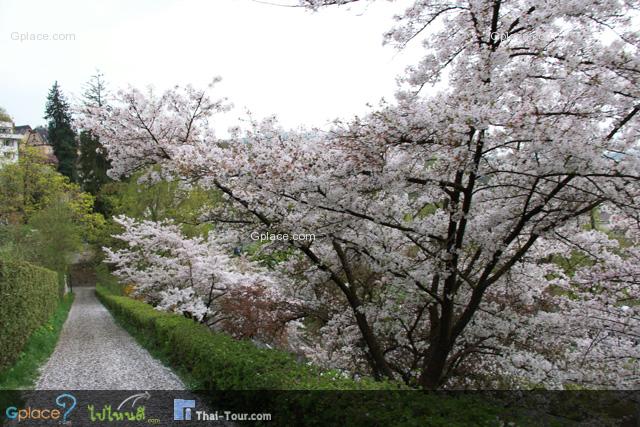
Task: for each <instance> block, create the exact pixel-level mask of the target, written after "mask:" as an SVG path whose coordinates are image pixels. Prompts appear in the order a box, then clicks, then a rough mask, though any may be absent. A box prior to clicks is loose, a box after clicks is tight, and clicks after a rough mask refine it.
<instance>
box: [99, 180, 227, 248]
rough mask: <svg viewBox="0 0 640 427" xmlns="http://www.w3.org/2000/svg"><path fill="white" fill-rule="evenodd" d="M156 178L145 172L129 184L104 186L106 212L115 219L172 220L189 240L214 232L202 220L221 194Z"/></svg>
mask: <svg viewBox="0 0 640 427" xmlns="http://www.w3.org/2000/svg"><path fill="white" fill-rule="evenodd" d="M150 174H151V176H150ZM156 174H157V172H155V173H154V171H152V170H151V171H146V172H145V171H142V172H138V173H136V174H134V175H133V176H132V177H131V178H129V179H128V180H125V181H121V182H112V183H109V184H107V185H105V186H104V187H103V188H102V191H101V192H100V194H99V196H98V198H99V199H100V200H101V203H103V204H104V206H105V211H106V212H108V213H109V214H110V215H112V216H118V215H126V216H128V217H130V218H136V219H145V220H151V221H162V220H165V219H171V220H173V221H175V222H176V223H178V224H180V225H181V226H182V230H183V231H184V232H186V233H187V234H188V235H190V236H194V235H197V234H202V233H206V232H207V231H208V230H209V229H211V226H210V224H207V223H206V221H203V220H202V216H203V215H204V214H206V213H207V212H208V211H209V210H210V209H211V208H212V207H213V206H215V205H216V204H217V203H219V202H220V200H221V196H220V194H219V192H218V191H216V190H208V189H205V188H202V187H200V186H197V185H191V184H187V183H185V182H177V181H172V180H168V179H162V177H161V176H158V175H156ZM152 177H153V178H152Z"/></svg>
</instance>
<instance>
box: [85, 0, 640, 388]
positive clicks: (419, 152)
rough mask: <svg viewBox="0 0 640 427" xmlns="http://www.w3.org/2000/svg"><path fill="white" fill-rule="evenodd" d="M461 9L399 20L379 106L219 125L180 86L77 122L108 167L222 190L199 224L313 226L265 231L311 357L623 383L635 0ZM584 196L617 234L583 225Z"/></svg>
mask: <svg viewBox="0 0 640 427" xmlns="http://www.w3.org/2000/svg"><path fill="white" fill-rule="evenodd" d="M348 2H349V0H325V1H308V2H303V3H305V4H309V5H310V6H311V7H317V6H322V5H323V4H341V3H348ZM460 4H461V5H460V6H456V3H455V2H450V1H445V0H437V1H428V2H425V1H421V0H418V1H416V2H415V5H414V7H411V8H409V9H407V10H406V12H405V14H404V15H402V16H400V17H399V18H398V21H397V24H396V25H397V26H396V28H394V29H393V30H392V31H390V32H389V33H387V37H388V40H389V41H391V42H393V43H397V44H398V46H399V47H400V48H402V47H403V46H405V45H406V44H407V43H409V42H411V41H412V40H414V39H418V40H419V39H420V38H422V37H423V36H427V35H428V37H425V38H424V40H423V45H424V47H425V48H426V51H425V55H424V57H423V58H422V60H421V61H420V62H419V63H418V64H416V65H415V66H413V67H411V68H409V69H408V71H407V73H406V75H405V76H403V77H404V78H403V79H402V81H403V84H404V89H405V90H403V91H401V92H400V93H399V94H398V95H399V96H398V99H399V101H398V103H397V104H396V105H383V106H382V108H381V109H380V110H379V111H376V112H374V113H372V114H369V115H367V116H365V117H362V118H358V119H356V120H354V121H352V122H349V123H344V124H342V125H341V126H337V127H336V129H334V131H333V132H329V133H327V132H315V133H314V132H285V131H283V130H282V129H280V128H279V127H278V126H277V125H275V124H274V123H273V120H267V121H265V122H264V123H256V124H255V126H254V127H253V128H252V129H250V130H249V131H248V132H247V133H246V134H243V133H242V132H240V131H238V132H236V133H235V134H234V135H233V136H232V138H231V139H225V140H222V139H216V138H215V135H214V133H213V132H212V129H211V128H210V125H211V121H210V120H209V119H210V117H211V116H212V115H213V114H214V113H216V112H218V111H220V110H221V109H222V108H221V107H222V104H221V103H219V102H214V101H212V100H211V99H210V98H208V97H207V96H206V95H205V93H204V92H202V91H197V90H194V89H193V88H191V87H187V88H186V89H184V90H179V89H176V90H171V91H168V92H166V93H165V94H163V95H162V96H161V97H157V96H154V95H153V94H152V93H148V94H145V93H143V92H140V91H137V90H135V89H133V90H130V91H128V92H123V93H122V94H121V95H120V96H119V100H118V101H117V104H115V103H114V108H112V109H110V110H104V111H101V112H100V114H99V115H98V116H97V117H96V118H95V119H94V120H93V127H92V128H93V129H95V130H96V131H97V132H100V136H101V138H102V139H101V140H102V142H103V144H104V145H105V147H106V148H107V150H108V151H109V154H110V158H111V159H112V162H113V166H114V167H113V172H112V173H113V175H112V176H116V175H118V174H120V175H129V174H131V172H135V171H138V170H140V168H142V167H145V166H147V165H149V164H154V163H157V164H160V165H161V166H162V168H163V170H162V172H164V173H165V174H166V175H168V176H175V177H180V178H189V179H190V180H192V181H199V183H201V184H202V185H206V186H211V187H215V188H217V189H219V190H220V191H221V192H222V193H224V194H225V197H226V200H227V201H228V202H229V204H228V205H225V204H221V205H220V206H219V207H217V209H216V210H215V211H214V212H211V214H210V215H208V218H211V219H213V220H216V221H217V224H216V232H222V231H224V230H228V232H229V236H233V235H234V234H233V232H237V233H239V235H244V236H249V235H250V233H251V231H253V230H262V231H268V232H269V233H272V234H274V235H275V234H284V233H286V234H287V235H293V234H294V233H297V234H298V235H300V234H302V233H313V234H315V235H316V236H318V237H319V238H318V239H316V240H314V241H312V242H311V241H301V240H294V239H291V240H288V241H283V242H277V241H276V242H272V243H270V244H269V245H270V246H271V247H273V250H274V251H275V250H278V249H279V247H282V246H284V245H288V246H289V247H293V249H294V250H296V254H297V255H299V256H298V257H295V258H291V260H290V261H289V262H287V263H282V264H280V265H278V267H277V268H278V269H283V271H285V272H291V273H295V274H298V277H300V278H301V279H304V280H301V287H303V288H304V290H303V291H304V292H305V298H306V299H309V300H313V299H314V298H315V299H316V300H314V301H312V302H313V304H314V306H317V307H319V308H322V309H323V316H324V318H325V319H326V320H325V322H324V323H323V325H322V327H321V334H320V340H321V342H320V345H318V346H317V347H316V351H315V354H316V355H320V356H322V357H324V358H325V360H327V362H328V363H329V364H345V363H346V364H349V363H350V364H352V365H353V366H352V370H355V371H358V370H362V369H363V368H362V367H363V365H365V364H366V365H369V370H370V371H371V372H372V373H373V374H375V375H376V376H378V377H394V378H402V379H404V380H405V381H407V382H408V383H410V384H418V385H420V386H421V387H423V388H426V389H433V388H438V387H448V388H465V387H474V386H482V387H486V388H499V387H504V386H505V385H508V386H512V387H532V386H533V385H543V386H544V387H556V388H563V387H567V386H570V385H572V384H580V385H588V386H594V387H610V388H622V387H637V384H638V379H639V378H640V372H639V370H640V365H639V364H638V361H640V347H639V346H638V345H637V337H638V336H640V315H639V313H640V312H639V307H638V306H637V305H636V302H637V301H638V300H640V267H639V266H640V217H639V214H638V213H639V212H640V157H638V156H637V155H635V154H634V153H636V152H637V151H636V150H637V147H638V140H639V139H640V121H639V119H640V115H639V114H638V113H639V112H640V91H639V88H640V56H639V51H640V43H639V42H638V38H637V34H636V33H634V32H633V31H631V29H632V27H633V26H632V16H633V13H632V12H633V11H634V10H637V9H638V7H640V2H639V1H638V0H631V1H628V2H599V1H593V0H592V1H584V2H572V3H571V4H570V5H568V4H567V3H566V2H534V5H533V6H532V5H531V2H525V1H523V0H522V1H517V0H515V1H495V0H476V1H471V2H467V3H465V4H464V5H462V3H460ZM441 24H442V25H441ZM432 26H434V28H433V31H431V32H430V30H431V28H432ZM427 27H428V29H427ZM569 29H570V31H568V30H569ZM605 34H607V35H612V36H613V37H614V38H615V40H614V41H612V42H611V43H603V40H604V39H605V37H603V36H604V35H605ZM445 81H446V82H447V88H446V89H445V90H442V91H440V92H435V93H434V92H432V93H430V94H429V95H430V96H429V97H425V96H424V94H425V92H424V91H422V89H425V88H429V87H431V86H432V85H433V84H435V83H439V82H445ZM89 125H91V124H89ZM596 207H599V208H601V209H606V210H607V211H608V213H610V224H609V227H610V231H611V232H614V233H619V234H624V236H625V239H629V243H630V244H631V246H628V245H629V243H625V244H621V243H620V242H619V241H618V240H617V239H615V238H612V237H613V235H609V234H607V233H604V232H601V231H598V230H592V229H589V230H587V228H588V224H589V222H590V213H591V212H592V210H593V209H594V208H596ZM267 249H268V248H265V247H264V246H263V247H262V248H261V250H267ZM573 254H578V255H579V258H582V259H583V262H581V263H580V265H577V266H576V265H569V266H568V267H567V266H566V265H565V266H564V268H563V265H562V264H573V263H567V262H565V263H558V262H552V261H553V260H554V259H557V257H567V256H569V257H570V256H572V255H573ZM565 261H566V260H565ZM569 261H572V260H569ZM324 349H329V350H330V351H328V352H324V351H323V350H324ZM323 353H325V354H324V355H323ZM312 357H314V358H317V356H312Z"/></svg>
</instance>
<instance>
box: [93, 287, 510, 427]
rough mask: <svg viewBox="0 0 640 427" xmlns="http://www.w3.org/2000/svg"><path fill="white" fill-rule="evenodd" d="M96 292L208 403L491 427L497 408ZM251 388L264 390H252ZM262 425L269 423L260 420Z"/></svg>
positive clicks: (303, 415) (379, 421)
mask: <svg viewBox="0 0 640 427" xmlns="http://www.w3.org/2000/svg"><path fill="white" fill-rule="evenodd" d="M96 292H97V295H98V297H99V298H100V300H101V301H102V303H103V304H104V305H105V306H106V307H107V308H108V309H109V310H110V311H111V313H112V314H113V315H114V317H115V318H116V319H117V320H118V322H119V323H120V324H121V325H122V326H124V327H125V329H127V330H129V332H130V333H131V334H132V335H134V336H135V337H136V338H137V339H138V340H139V341H140V342H141V343H142V344H143V345H144V346H145V347H147V349H149V350H150V351H151V352H152V353H154V355H156V356H158V357H160V358H161V359H163V361H165V362H166V363H168V364H169V365H170V366H172V367H173V368H174V369H175V370H176V372H178V373H180V374H182V375H183V377H187V378H188V380H189V381H188V382H189V386H190V388H191V389H193V390H194V391H196V393H198V394H199V395H200V396H201V397H203V398H204V399H205V400H206V401H208V402H209V404H210V405H211V407H217V408H223V409H231V408H235V409H236V410H237V411H239V412H247V411H249V409H251V412H269V413H273V414H274V419H273V421H275V425H313V426H315V425H318V426H325V425H332V424H335V423H342V422H348V424H349V425H363V426H364V425H366V426H370V425H416V426H466V425H478V426H482V425H484V426H493V425H498V424H499V422H498V414H500V413H501V412H503V411H501V410H500V409H499V408H498V407H497V406H496V405H493V404H490V403H488V402H486V401H485V399H483V398H477V397H474V396H451V395H443V394H434V393H426V392H422V391H419V390H412V389H408V388H407V387H406V386H405V385H403V384H400V383H395V382H389V381H385V382H378V381H374V380H373V379H371V378H363V379H361V380H357V381H356V380H352V379H350V378H345V377H344V376H343V375H341V374H340V373H339V372H336V371H326V370H322V369H320V368H318V367H316V366H313V365H308V364H303V363H299V362H297V361H296V360H295V358H294V357H293V356H292V355H291V354H289V353H286V352H283V351H279V350H270V349H261V348H258V347H256V346H255V345H254V344H252V343H251V342H248V341H238V340H235V339H233V338H231V337H230V336H228V335H225V334H222V333H216V332H213V331H211V330H210V329H208V328H207V327H206V326H203V325H200V324H198V323H195V322H194V321H193V320H190V319H187V318H185V317H182V316H180V315H176V314H172V313H165V312H160V311H157V310H155V309H154V308H153V307H152V306H150V305H148V304H145V303H143V302H141V301H137V300H134V299H131V298H129V297H126V296H121V295H116V294H113V293H111V292H110V291H109V289H108V288H106V287H103V286H100V285H98V287H97V290H96ZM256 390H269V391H268V392H267V391H256ZM266 424H267V425H268V424H269V423H266Z"/></svg>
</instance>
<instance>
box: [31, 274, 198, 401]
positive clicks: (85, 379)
mask: <svg viewBox="0 0 640 427" xmlns="http://www.w3.org/2000/svg"><path fill="white" fill-rule="evenodd" d="M74 293H75V300H74V302H73V306H72V307H71V311H70V313H69V317H68V319H67V321H66V323H65V324H64V328H63V329H62V334H61V335H60V340H59V341H58V345H57V346H56V349H55V351H54V352H53V354H52V355H51V358H50V359H49V361H48V362H47V364H46V365H44V366H43V367H42V370H41V375H40V379H39V380H38V382H37V384H36V388H37V389H38V390H64V389H66V390H108V389H110V390H183V389H184V388H185V387H184V384H183V383H182V381H180V379H179V378H178V377H177V376H176V375H175V374H174V373H173V372H171V370H170V369H168V368H166V367H165V366H163V365H162V364H161V363H160V362H159V361H157V360H156V359H154V358H153V357H151V355H150V354H149V353H148V352H147V351H146V350H145V349H143V348H142V347H140V345H138V343H136V342H135V340H134V339H133V338H132V337H131V336H130V335H129V334H128V333H127V332H126V331H125V330H124V329H122V328H121V327H120V326H118V325H116V323H115V322H114V320H113V318H112V317H111V314H110V313H109V312H108V311H107V309H106V308H105V307H104V306H103V305H102V304H101V303H100V301H98V298H97V297H96V296H95V289H94V288H93V287H75V288H74Z"/></svg>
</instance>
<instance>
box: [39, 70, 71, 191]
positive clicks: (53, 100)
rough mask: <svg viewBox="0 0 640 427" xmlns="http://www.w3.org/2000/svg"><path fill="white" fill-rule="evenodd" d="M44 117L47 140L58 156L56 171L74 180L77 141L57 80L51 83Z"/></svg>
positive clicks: (66, 103)
mask: <svg viewBox="0 0 640 427" xmlns="http://www.w3.org/2000/svg"><path fill="white" fill-rule="evenodd" d="M44 118H45V119H47V120H48V121H49V123H48V125H49V129H48V130H49V141H50V142H51V145H52V146H53V152H54V153H55V155H56V157H57V158H58V171H59V172H60V173H61V174H63V175H65V176H67V177H69V179H71V181H74V182H75V181H76V178H77V174H76V160H77V158H78V143H77V141H76V134H75V132H74V130H73V128H72V127H71V112H70V108H69V103H68V102H67V100H66V99H65V97H64V95H63V93H62V91H61V90H60V85H58V82H57V81H56V82H55V83H54V84H53V86H52V87H51V90H50V91H49V95H48V96H47V106H46V109H45V116H44Z"/></svg>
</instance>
